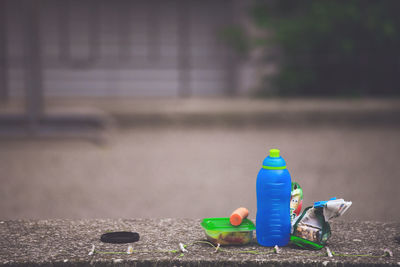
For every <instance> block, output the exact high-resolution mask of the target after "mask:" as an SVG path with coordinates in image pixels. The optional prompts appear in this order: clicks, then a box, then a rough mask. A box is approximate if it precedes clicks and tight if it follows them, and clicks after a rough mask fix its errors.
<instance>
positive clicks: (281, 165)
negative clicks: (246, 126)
mask: <svg viewBox="0 0 400 267" xmlns="http://www.w3.org/2000/svg"><path fill="white" fill-rule="evenodd" d="M269 152H270V154H269V156H268V157H266V158H265V159H264V162H263V166H262V168H261V170H260V172H259V173H258V176H257V218H256V235H257V241H258V243H259V244H260V245H262V246H266V247H273V246H275V245H278V246H285V245H287V244H288V243H289V239H290V227H291V225H290V190H291V184H292V182H291V180H290V174H289V171H288V170H287V169H286V162H285V160H284V159H283V158H282V157H280V156H279V152H280V151H279V150H278V149H271V150H270V151H269Z"/></svg>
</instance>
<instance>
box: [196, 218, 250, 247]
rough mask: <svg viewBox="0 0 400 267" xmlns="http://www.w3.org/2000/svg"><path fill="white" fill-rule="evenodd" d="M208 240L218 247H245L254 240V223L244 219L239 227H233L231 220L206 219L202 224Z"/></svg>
mask: <svg viewBox="0 0 400 267" xmlns="http://www.w3.org/2000/svg"><path fill="white" fill-rule="evenodd" d="M201 226H202V227H203V228H204V231H205V234H206V237H207V240H208V241H210V242H211V243H213V244H215V245H217V244H220V245H245V244H248V243H250V242H251V241H252V240H253V231H254V230H255V229H256V227H255V226H254V223H253V222H252V221H250V220H249V219H244V220H243V222H242V223H241V224H240V225H239V226H233V225H232V224H231V223H230V221H229V218H206V219H203V221H202V222H201Z"/></svg>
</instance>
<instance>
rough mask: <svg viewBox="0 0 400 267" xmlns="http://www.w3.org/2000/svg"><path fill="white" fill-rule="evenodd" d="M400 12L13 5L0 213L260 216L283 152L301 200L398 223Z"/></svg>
mask: <svg viewBox="0 0 400 267" xmlns="http://www.w3.org/2000/svg"><path fill="white" fill-rule="evenodd" d="M399 8H400V2H399V1H396V0H387V1H362V0H347V1H317V0H304V1H301V2H300V1H294V0H293V1H289V0H284V1H275V0H270V1H254V0H253V1H239V0H219V1H208V0H203V1H194V0H185V1H184V0H170V1H161V0H151V1H139V0H131V1H128V0H114V1H105V0H82V1H72V0H70V1H68V0H57V1H54V0H51V1H50V0H37V1H33V0H12V1H11V0H0V20H1V21H0V101H1V103H0V184H1V186H0V219H1V220H6V219H19V218H33V219H38V218H73V219H77V218H120V217H122V218H161V217H179V218H203V217H225V216H229V215H230V213H231V211H233V210H234V209H235V208H237V207H239V206H245V207H247V208H248V209H249V210H250V217H251V218H255V215H256V191H255V190H256V178H257V173H258V171H259V169H260V168H261V165H262V161H263V159H264V158H265V157H266V156H267V155H268V151H269V149H271V148H278V149H280V150H281V155H282V156H283V157H284V158H285V160H286V162H287V166H288V169H289V171H290V173H291V175H292V181H297V182H298V183H299V184H300V185H301V186H302V188H303V191H304V205H303V207H306V206H309V205H312V204H313V202H314V201H320V200H327V199H329V198H331V197H338V198H344V199H345V200H349V201H353V206H352V207H351V209H350V210H349V211H348V212H347V213H346V214H345V215H344V217H343V218H344V219H349V220H350V219H351V220H375V221H399V220H400V214H399V212H398V207H397V203H400V194H399V193H398V192H397V189H398V188H399V186H400V182H399V181H400V164H399V163H398V160H399V158H400V127H399V126H400V124H399V122H400V99H399V98H398V96H399V94H400V88H399V87H400V52H399V47H400V17H399V16H398V14H397V11H398V10H399Z"/></svg>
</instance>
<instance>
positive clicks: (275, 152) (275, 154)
mask: <svg viewBox="0 0 400 267" xmlns="http://www.w3.org/2000/svg"><path fill="white" fill-rule="evenodd" d="M280 152H281V151H280V150H279V149H276V148H273V149H270V150H269V156H270V157H271V158H278V157H279V153H280Z"/></svg>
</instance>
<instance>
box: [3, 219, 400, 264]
mask: <svg viewBox="0 0 400 267" xmlns="http://www.w3.org/2000/svg"><path fill="white" fill-rule="evenodd" d="M199 223H200V220H197V219H157V220H154V219H153V220H145V219H134V220H121V219H119V220H110V219H108V220H77V221H71V220H39V221H28V220H21V221H1V222H0V234H1V236H2V238H1V239H0V266H261V265H262V266H299V265H300V266H399V265H400V244H399V241H396V237H397V238H399V229H400V223H379V222H357V221H348V222H346V221H336V222H334V223H333V224H332V237H331V239H330V240H329V241H328V247H329V248H330V250H331V251H333V252H334V253H336V256H335V255H334V256H333V257H332V258H330V257H327V256H326V255H325V253H326V250H325V249H323V250H320V251H308V250H301V249H297V248H295V247H283V248H281V251H280V254H275V253H273V252H272V250H271V248H266V247H261V246H259V245H258V244H257V243H256V241H255V240H254V241H253V242H252V243H251V244H249V245H246V246H237V247H225V250H224V251H219V252H218V253H215V249H214V248H212V247H211V246H209V245H207V244H192V245H191V243H192V242H193V241H198V240H204V239H205V235H204V233H203V230H202V228H201V227H200V225H199ZM120 230H128V231H135V232H138V233H139V234H140V240H139V241H138V242H136V243H132V246H133V249H134V250H135V251H134V252H133V254H131V255H127V254H98V253H94V254H93V255H88V253H89V251H90V250H91V248H92V244H93V245H95V250H97V251H106V252H118V251H121V252H125V251H126V249H127V245H126V244H118V245H115V244H106V243H102V242H101V241H100V240H99V238H100V236H101V234H102V233H104V232H105V231H120ZM179 243H183V244H187V245H188V246H187V250H188V251H187V252H185V253H184V254H183V255H181V252H180V251H179V252H170V251H171V250H179ZM384 249H389V250H390V251H391V252H392V254H393V256H392V257H383V255H384ZM243 250H255V251H256V252H258V253H259V254H246V253H239V251H243ZM168 251H169V252H168ZM339 254H340V255H339ZM343 254H345V255H347V256H345V255H343ZM355 254H357V255H369V256H362V257H355V256H349V255H355ZM370 256H372V257H370Z"/></svg>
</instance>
